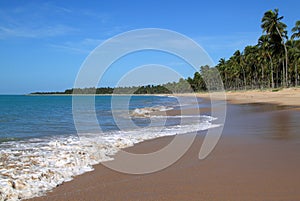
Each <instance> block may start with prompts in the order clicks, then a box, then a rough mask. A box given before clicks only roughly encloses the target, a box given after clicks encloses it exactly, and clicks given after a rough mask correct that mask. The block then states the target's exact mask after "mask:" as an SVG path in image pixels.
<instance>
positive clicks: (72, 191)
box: [30, 104, 300, 201]
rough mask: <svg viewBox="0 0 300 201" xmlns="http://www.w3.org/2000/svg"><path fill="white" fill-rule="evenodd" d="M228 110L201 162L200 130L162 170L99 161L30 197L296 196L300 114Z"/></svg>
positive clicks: (156, 143) (144, 146) (141, 148)
mask: <svg viewBox="0 0 300 201" xmlns="http://www.w3.org/2000/svg"><path fill="white" fill-rule="evenodd" d="M228 109H229V110H228V113H229V115H228V116H229V118H228V119H227V122H226V124H225V128H224V133H223V134H222V137H221V139H220V141H219V143H218V144H217V146H216V147H215V149H214V151H213V152H212V153H211V154H210V155H209V156H208V157H207V158H206V159H204V160H199V159H198V153H199V149H200V147H201V145H202V143H203V138H204V135H205V132H200V133H199V134H198V135H197V136H196V139H195V141H194V143H193V144H192V146H191V147H190V149H189V150H188V151H187V152H186V153H185V154H184V156H183V157H182V158H180V159H179V161H177V162H176V163H174V164H173V165H171V166H170V167H168V168H166V169H163V170H160V171H158V172H155V173H151V174H143V175H131V174H124V173H119V172H116V171H113V170H111V169H109V168H107V167H105V166H103V165H102V164H98V165H95V166H94V171H92V172H87V173H85V174H83V175H79V176H77V177H75V178H74V179H73V180H72V181H70V182H65V183H63V184H62V185H60V186H58V187H57V188H55V189H54V190H53V191H52V192H48V193H47V195H46V196H42V197H37V198H33V199H30V200H31V201H42V200H53V201H62V200H124V201H125V200H126V201H132V200H139V201H147V200H165V201H177V200H178V201H182V200H232V201H235V200H236V201H239V200H245V201H248V200H249V201H250V200H251V201H252V200H299V199H300V192H299V191H298V190H297V187H298V186H299V185H300V174H299V168H298V167H299V166H300V155H299V153H300V146H299V144H300V137H299V136H297V134H298V130H299V127H300V119H299V118H298V117H300V114H299V112H298V111H296V110H285V109H279V110H273V109H272V108H268V107H265V106H264V105H256V106H251V105H231V104H230V105H229V108H228ZM243 111H248V113H247V114H244V113H241V112H243ZM291 117H293V118H296V120H297V122H294V120H295V119H293V118H291ZM281 121H282V122H283V124H279V122H281ZM273 124H274V126H273ZM275 125H276V126H277V127H275ZM295 126H296V127H295ZM287 127H289V128H288V129H287ZM256 131H259V133H257V132H256ZM186 137H189V135H188V134H187V135H186ZM172 139H173V136H169V137H161V138H157V139H153V140H147V141H144V142H142V143H138V144H136V145H135V146H133V147H129V148H126V149H125V150H126V151H128V152H130V153H139V154H141V153H150V152H153V151H156V150H159V149H160V148H162V147H164V146H166V145H167V144H168V143H170V142H171V141H172ZM279 181H280V182H279Z"/></svg>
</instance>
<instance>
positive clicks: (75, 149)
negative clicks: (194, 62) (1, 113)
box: [0, 108, 217, 201]
mask: <svg viewBox="0 0 300 201" xmlns="http://www.w3.org/2000/svg"><path fill="white" fill-rule="evenodd" d="M161 109H162V108H161ZM213 120H214V118H212V117H210V116H201V123H200V124H189V125H176V126H167V127H150V128H141V129H136V130H127V131H126V130H125V131H112V132H105V133H101V134H85V135H80V138H79V137H74V136H65V137H56V138H44V139H31V140H26V141H10V142H4V143H1V144H0V150H1V151H0V154H1V155H0V186H1V189H0V200H1V201H4V200H21V199H28V198H32V197H36V196H41V195H43V194H45V193H46V192H47V191H49V190H51V189H53V188H55V187H57V186H58V185H60V184H62V183H63V182H66V181H70V180H72V178H73V177H74V176H76V175H80V174H83V173H85V172H88V171H92V170H93V165H95V164H98V163H100V162H104V161H108V160H113V155H115V154H116V153H117V152H118V151H119V150H120V149H122V148H126V147H130V146H133V145H134V144H136V143H139V142H142V141H145V140H150V139H155V138H158V137H162V136H172V135H178V134H185V133H189V132H196V131H199V130H206V129H209V128H211V127H216V126H217V125H215V124H212V121H213Z"/></svg>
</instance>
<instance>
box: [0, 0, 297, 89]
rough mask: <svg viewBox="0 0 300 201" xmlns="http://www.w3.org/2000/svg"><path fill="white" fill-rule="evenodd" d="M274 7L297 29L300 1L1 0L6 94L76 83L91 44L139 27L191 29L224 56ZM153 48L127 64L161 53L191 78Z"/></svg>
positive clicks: (251, 39)
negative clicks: (150, 52) (150, 53)
mask: <svg viewBox="0 0 300 201" xmlns="http://www.w3.org/2000/svg"><path fill="white" fill-rule="evenodd" d="M274 8H279V12H280V15H283V16H284V19H283V22H285V23H286V24H287V25H288V31H289V33H290V30H291V28H292V27H293V26H294V23H295V21H296V20H300V14H299V8H300V1H298V0H297V1H296V0H294V1H293V0H290V1H282V0H281V1H279V0H265V1H261V0H252V1H230V0H226V1H224V0H222V1H217V0H210V1H199V0H198V1H197V0H195V1H191V0H186V1H176V0H164V1H162V0H152V1H151V0H139V1H138V0H135V1H134V0H127V1H117V0H102V1H38V0H34V1H30V0H10V1H1V2H0V55H1V56H0V58H1V59H0V94H24V93H29V92H34V91H62V90H64V89H66V88H71V87H72V86H73V84H74V81H75V79H76V75H77V73H78V71H79V69H80V66H81V65H82V63H83V62H84V60H85V58H86V57H87V56H88V54H89V53H90V51H92V50H93V49H94V48H96V47H97V46H98V45H99V44H101V43H102V42H103V41H105V40H107V39H109V38H110V37H113V36H115V35H116V34H120V33H122V32H125V31H129V30H133V29H141V28H162V29H170V30H173V31H176V32H179V33H181V34H184V35H186V36H188V37H190V38H192V39H193V40H195V41H196V42H198V43H199V44H200V45H201V46H202V47H203V48H204V49H205V51H206V52H207V53H208V54H209V55H210V57H211V58H212V59H213V61H214V62H215V63H217V62H218V60H219V59H220V58H222V57H224V58H229V57H230V56H231V55H232V53H233V52H234V51H235V50H237V49H241V50H242V49H243V47H245V46H246V45H254V44H255V43H256V41H257V39H258V37H259V36H260V35H261V33H262V30H261V28H260V20H261V18H262V16H263V13H264V12H265V11H267V10H269V9H274ZM155 54H157V53H155ZM153 55H154V54H152V57H151V56H150V55H149V56H148V57H147V56H145V55H143V56H140V57H134V59H125V60H124V61H123V62H121V63H120V65H122V66H132V65H136V63H134V62H133V61H135V62H136V60H137V59H139V61H138V63H139V65H142V64H148V63H149V62H150V63H151V62H152V63H153V62H156V63H157V62H159V59H160V60H161V62H162V64H163V65H170V66H174V68H178V69H181V71H182V72H181V73H182V75H183V76H184V77H187V76H192V74H193V72H192V71H191V70H188V69H189V68H186V69H187V70H185V65H186V64H185V63H184V62H183V63H182V62H180V61H178V60H177V59H176V58H172V57H170V56H163V55H162V56H161V55H157V56H155V59H154V61H152V60H151V59H149V58H153ZM131 62H133V63H134V64H133V63H131ZM124 68H125V69H126V67H123V70H124ZM125 71H126V70H125ZM113 75H114V73H110V74H108V75H107V77H106V78H105V79H104V80H103V81H102V82H101V85H102V86H110V85H113V83H115V81H116V79H117V78H116V77H114V76H113Z"/></svg>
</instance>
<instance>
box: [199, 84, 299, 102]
mask: <svg viewBox="0 0 300 201" xmlns="http://www.w3.org/2000/svg"><path fill="white" fill-rule="evenodd" d="M196 96H198V97H202V98H209V97H210V94H209V93H198V94H196ZM226 99H227V101H228V102H230V103H233V104H244V103H271V104H278V105H288V106H300V88H288V89H281V90H278V91H276V90H275V91H272V90H249V91H229V92H226Z"/></svg>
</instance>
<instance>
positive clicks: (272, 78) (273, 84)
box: [268, 53, 275, 89]
mask: <svg viewBox="0 0 300 201" xmlns="http://www.w3.org/2000/svg"><path fill="white" fill-rule="evenodd" d="M268 56H269V59H270V63H271V83H272V89H274V87H275V83H274V77H273V74H274V73H273V61H272V57H271V55H270V54H269V53H268Z"/></svg>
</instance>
